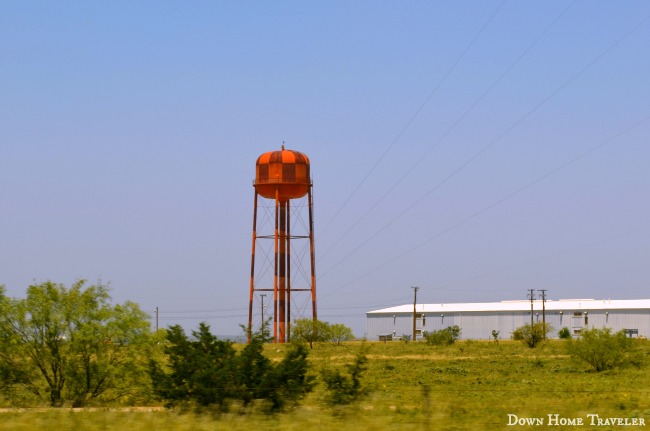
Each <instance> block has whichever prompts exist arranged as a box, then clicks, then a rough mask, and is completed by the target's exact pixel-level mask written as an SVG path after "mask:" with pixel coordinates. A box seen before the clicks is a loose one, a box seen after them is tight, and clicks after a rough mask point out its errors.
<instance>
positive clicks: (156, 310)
mask: <svg viewBox="0 0 650 431" xmlns="http://www.w3.org/2000/svg"><path fill="white" fill-rule="evenodd" d="M154 312H155V313H156V332H158V307H156V309H155V310H154Z"/></svg>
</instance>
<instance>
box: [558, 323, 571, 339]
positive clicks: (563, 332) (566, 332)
mask: <svg viewBox="0 0 650 431" xmlns="http://www.w3.org/2000/svg"><path fill="white" fill-rule="evenodd" d="M557 336H558V337H560V340H566V339H569V338H571V330H570V329H569V328H567V327H566V326H565V327H563V328H562V329H560V330H559V331H558V333H557Z"/></svg>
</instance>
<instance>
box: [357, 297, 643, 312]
mask: <svg viewBox="0 0 650 431" xmlns="http://www.w3.org/2000/svg"><path fill="white" fill-rule="evenodd" d="M533 308H534V309H535V310H541V309H542V301H541V300H535V301H533ZM545 308H546V310H547V311H574V310H639V309H648V310H650V299H619V300H616V299H603V300H601V299H560V300H556V301H551V300H546V304H545ZM416 310H417V312H418V313H445V312H447V313H458V312H481V311H529V310H530V300H515V301H501V302H465V303H455V304H454V303H452V304H417V305H416ZM386 313H413V304H405V305H398V306H396V307H390V308H383V309H381V310H374V311H369V312H367V313H366V314H386Z"/></svg>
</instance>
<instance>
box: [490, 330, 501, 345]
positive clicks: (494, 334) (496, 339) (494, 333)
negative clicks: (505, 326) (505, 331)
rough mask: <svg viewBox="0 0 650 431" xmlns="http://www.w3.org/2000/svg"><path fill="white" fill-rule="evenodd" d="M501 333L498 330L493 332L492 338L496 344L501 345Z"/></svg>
mask: <svg viewBox="0 0 650 431" xmlns="http://www.w3.org/2000/svg"><path fill="white" fill-rule="evenodd" d="M499 333H500V331H497V330H496V329H493V330H492V338H494V342H495V343H497V344H498V343H499Z"/></svg>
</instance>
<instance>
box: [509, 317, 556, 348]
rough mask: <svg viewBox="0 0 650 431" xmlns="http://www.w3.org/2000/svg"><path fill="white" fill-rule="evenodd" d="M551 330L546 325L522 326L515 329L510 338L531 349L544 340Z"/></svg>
mask: <svg viewBox="0 0 650 431" xmlns="http://www.w3.org/2000/svg"><path fill="white" fill-rule="evenodd" d="M551 330H552V328H551V326H550V325H549V324H548V323H543V322H538V323H534V324H533V325H524V326H520V327H519V328H517V329H515V330H514V332H513V333H512V338H513V339H514V340H518V341H521V342H523V343H524V344H525V345H527V346H528V347H530V348H531V349H532V348H534V347H536V346H537V345H538V344H539V343H541V342H542V341H544V340H545V339H546V334H548V333H549V332H550V331H551Z"/></svg>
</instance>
